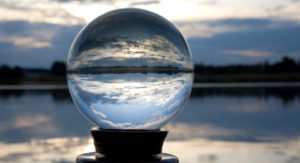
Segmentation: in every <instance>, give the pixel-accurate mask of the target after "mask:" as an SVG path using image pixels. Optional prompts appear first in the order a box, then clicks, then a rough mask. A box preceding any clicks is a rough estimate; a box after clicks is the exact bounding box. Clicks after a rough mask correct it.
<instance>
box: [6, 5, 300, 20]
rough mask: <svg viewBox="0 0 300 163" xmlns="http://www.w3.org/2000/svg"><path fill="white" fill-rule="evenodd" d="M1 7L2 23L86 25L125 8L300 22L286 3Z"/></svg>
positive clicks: (177, 16) (295, 8) (173, 16)
mask: <svg viewBox="0 0 300 163" xmlns="http://www.w3.org/2000/svg"><path fill="white" fill-rule="evenodd" d="M0 4H1V7H0V13H2V14H1V16H0V20H27V21H31V22H49V23H58V24H84V23H86V22H89V21H91V20H92V19H94V18H95V17H97V16H98V15H101V14H103V13H105V12H108V11H110V10H113V9H118V8H125V7H139V8H143V9H147V10H150V11H153V12H156V13H158V14H160V15H162V16H164V17H166V18H167V19H169V20H171V21H187V20H193V21H197V20H198V21H199V20H213V19H214V20H215V19H226V18H274V19H276V18H277V19H278V18H279V19H288V20H295V21H300V16H299V15H300V10H299V8H300V2H299V1H286V0H278V1H273V0H260V1H258V0H255V1H237V0H224V1H217V0H196V1H195V0H184V1H183V0H177V1H173V0H160V1H158V0H143V1H137V0H127V1H122V0H113V1H106V0H103V1H84V0H83V1H68V0H66V1H51V0H43V1H33V0H23V1H17V0H3V1H1V3H0ZM253 11H255V12H253Z"/></svg>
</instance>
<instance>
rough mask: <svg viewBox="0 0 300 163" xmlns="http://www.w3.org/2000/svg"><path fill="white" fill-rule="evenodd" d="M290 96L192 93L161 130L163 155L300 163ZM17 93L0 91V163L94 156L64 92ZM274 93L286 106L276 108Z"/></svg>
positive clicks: (295, 106) (185, 159) (204, 162)
mask: <svg viewBox="0 0 300 163" xmlns="http://www.w3.org/2000/svg"><path fill="white" fill-rule="evenodd" d="M297 90H299V87H293V88H291V87H290V88H286V90H285V89H283V88H273V89H269V88H251V89H247V88H239V89H232V88H220V89H216V88H210V89H202V91H201V90H193V96H192V97H191V98H190V100H189V102H188V103H187V105H186V108H185V110H184V111H183V112H182V113H181V114H180V115H179V116H178V118H177V119H176V120H175V121H173V122H171V123H170V124H168V125H167V126H166V127H167V128H168V129H169V130H170V133H169V135H168V137H167V140H166V142H165V145H164V151H165V152H168V153H172V154H174V155H176V156H178V157H179V159H180V162H182V163H195V162H199V163H211V162H218V163H235V162H236V163H240V162H245V163H250V162H251V163H252V162H265V163H294V162H299V161H300V158H299V154H300V127H299V124H300V119H299V117H300V109H299V108H300V100H299V95H300V91H297ZM21 92H22V93H19V92H17V93H16V92H14V91H6V92H3V91H0V106H1V108H0V148H1V149H5V150H1V151H0V162H15V163H18V162H20V163H21V162H42V163H45V162H46V163H47V162H49V163H50V162H51V163H53V162H61V163H63V162H74V161H75V158H76V156H77V155H78V154H81V153H85V152H90V151H93V150H94V149H93V144H92V140H91V138H90V136H89V132H88V129H89V128H90V127H91V125H90V124H89V123H88V122H87V121H86V119H84V118H83V117H82V116H81V115H80V113H79V112H78V111H77V110H76V109H74V105H73V103H72V102H71V100H70V97H69V96H68V92H67V90H55V91H54V90H52V91H49V90H47V91H28V90H27V91H21ZM197 92H199V93H197ZM281 92H291V94H293V98H291V99H290V100H289V101H288V103H283V101H282V97H283V96H284V95H280V94H281ZM54 94H55V95H54ZM64 95H66V97H64V98H63V96H64ZM55 96H56V97H55Z"/></svg>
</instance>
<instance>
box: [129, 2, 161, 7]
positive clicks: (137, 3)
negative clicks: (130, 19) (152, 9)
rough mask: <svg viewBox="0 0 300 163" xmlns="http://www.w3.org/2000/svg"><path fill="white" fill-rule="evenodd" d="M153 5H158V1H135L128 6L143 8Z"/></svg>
mask: <svg viewBox="0 0 300 163" xmlns="http://www.w3.org/2000/svg"><path fill="white" fill-rule="evenodd" d="M153 4H159V0H150V1H149V0H148V1H147V0H146V1H136V2H132V3H131V4H130V5H129V6H130V7H135V6H144V5H153Z"/></svg>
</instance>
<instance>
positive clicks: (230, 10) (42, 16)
mask: <svg viewBox="0 0 300 163" xmlns="http://www.w3.org/2000/svg"><path fill="white" fill-rule="evenodd" d="M126 7H131V8H132V7H134V8H142V9H146V10H149V11H152V12H155V13H157V14H159V15H161V16H163V17H165V18H167V19H168V20H170V21H171V22H172V23H174V24H175V25H176V26H177V27H178V28H179V30H180V31H181V32H182V34H183V35H184V36H185V38H186V39H187V40H188V42H189V45H190V48H191V51H192V54H193V59H194V61H195V62H196V63H204V64H214V65H224V64H237V63H258V62H264V61H266V60H268V61H270V62H275V61H279V60H280V59H281V58H282V57H283V56H286V55H288V56H290V57H293V58H295V59H297V60H299V59H300V0H276V1H274V0H252V1H242V0H177V1H175V0H140V1H136V0H78V1H75V0H39V1H38V0H22V1H21V0H1V1H0V49H1V50H0V56H1V59H0V64H8V65H11V66H15V65H19V66H23V67H42V68H49V67H50V66H51V64H52V62H53V61H55V60H61V61H65V60H66V57H67V54H68V50H69V48H70V45H71V42H72V40H73V39H74V37H75V36H76V34H77V32H78V31H79V30H80V29H81V28H82V27H83V26H84V25H86V24H87V23H88V22H90V21H91V20H93V19H94V18H95V17H97V16H99V15H101V14H103V13H105V12H108V11H110V10H113V9H118V8H126Z"/></svg>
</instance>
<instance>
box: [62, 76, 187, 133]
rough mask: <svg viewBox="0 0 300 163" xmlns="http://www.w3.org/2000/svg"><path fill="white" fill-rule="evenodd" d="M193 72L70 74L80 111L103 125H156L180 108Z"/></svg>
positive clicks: (163, 121)
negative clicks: (170, 73)
mask: <svg viewBox="0 0 300 163" xmlns="http://www.w3.org/2000/svg"><path fill="white" fill-rule="evenodd" d="M192 83H193V75H192V73H176V74H172V75H168V74H157V73H148V74H142V73H122V74H69V75H68V85H69V88H70V92H71V95H72V97H73V99H74V101H75V103H76V105H77V106H78V108H80V109H81V112H82V113H83V114H84V115H86V116H87V117H88V118H89V119H90V120H91V121H92V122H93V123H94V124H96V125H98V126H100V127H101V128H105V129H156V128H159V127H161V126H163V125H164V124H166V123H167V122H168V121H169V120H170V119H172V118H173V117H175V116H176V115H177V114H178V113H179V112H180V111H181V109H182V108H183V106H184V104H185V102H186V101H187V99H188V96H189V94H190V88H191V85H192Z"/></svg>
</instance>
